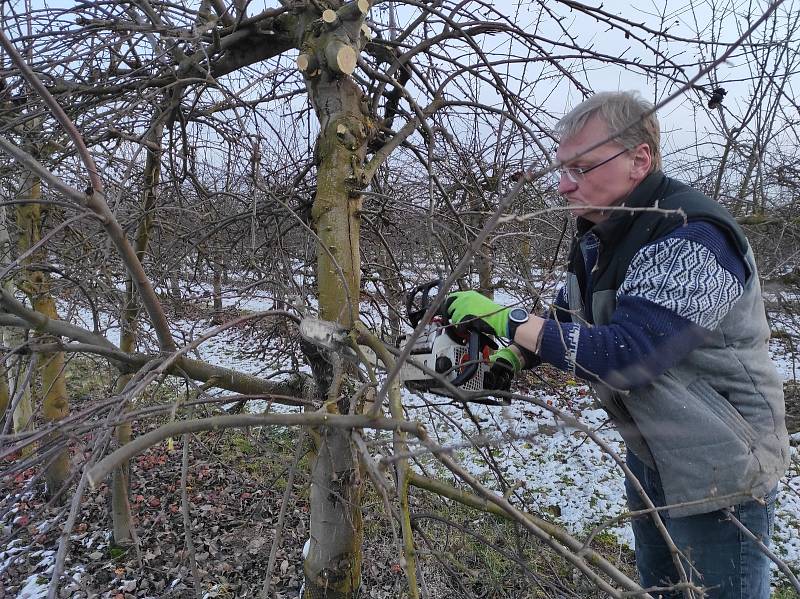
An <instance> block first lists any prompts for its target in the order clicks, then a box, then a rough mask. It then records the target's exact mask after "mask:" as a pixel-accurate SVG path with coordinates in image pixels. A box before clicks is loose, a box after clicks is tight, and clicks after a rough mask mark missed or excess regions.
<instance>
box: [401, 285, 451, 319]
mask: <svg viewBox="0 0 800 599" xmlns="http://www.w3.org/2000/svg"><path fill="white" fill-rule="evenodd" d="M441 284H442V280H441V279H433V280H432V281H428V282H427V283H423V284H422V285H417V286H416V287H414V288H413V289H412V290H411V291H409V292H408V294H407V295H406V315H407V316H408V320H409V321H410V322H411V326H413V327H414V328H416V327H417V325H418V324H419V321H420V320H422V317H423V316H424V315H425V312H427V311H428V308H429V307H430V305H431V302H432V298H431V296H430V293H431V289H435V288H437V287H440V286H441ZM419 296H421V297H420V299H419V301H417V298H418V297H419ZM433 297H436V296H435V295H434V296H433ZM415 304H416V306H415ZM442 310H443V307H442V308H440V309H439V312H440V313H441V312H442ZM443 315H444V316H447V313H446V312H445V313H444V314H443Z"/></svg>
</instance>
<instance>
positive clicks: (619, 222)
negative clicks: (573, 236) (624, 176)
mask: <svg viewBox="0 0 800 599" xmlns="http://www.w3.org/2000/svg"><path fill="white" fill-rule="evenodd" d="M666 180H667V178H666V177H665V176H664V173H662V172H661V171H654V172H652V173H650V174H649V175H647V177H645V178H644V179H643V180H642V182H641V183H639V185H637V186H636V187H635V188H634V189H633V191H631V193H630V194H629V195H628V197H627V198H625V200H623V202H622V203H621V204H620V205H621V206H630V207H631V208H647V207H649V206H652V205H654V204H655V203H656V201H657V200H658V199H660V198H661V196H662V195H663V185H664V183H665V182H666ZM639 214H640V213H639V212H626V211H624V210H614V211H613V212H612V213H611V216H609V217H608V219H606V220H604V221H603V222H601V223H597V224H595V223H593V222H591V221H588V220H586V219H585V218H583V217H578V219H577V223H576V224H577V229H578V235H579V236H580V237H583V236H584V235H585V234H586V233H588V232H589V231H591V232H592V233H594V234H595V235H596V236H597V238H598V239H599V240H600V242H601V243H602V244H603V245H607V244H608V242H609V241H611V240H619V239H621V238H622V237H623V236H624V235H625V233H626V232H627V231H628V229H630V227H631V225H632V224H633V221H634V220H635V219H636V217H637V216H639Z"/></svg>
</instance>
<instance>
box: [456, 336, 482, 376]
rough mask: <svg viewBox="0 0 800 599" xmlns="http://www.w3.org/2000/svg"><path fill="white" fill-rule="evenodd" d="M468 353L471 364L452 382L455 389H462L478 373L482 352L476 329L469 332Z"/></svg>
mask: <svg viewBox="0 0 800 599" xmlns="http://www.w3.org/2000/svg"><path fill="white" fill-rule="evenodd" d="M467 352H468V354H469V362H468V363H467V365H466V366H465V367H464V370H462V371H461V372H459V373H458V375H457V376H456V378H454V379H453V380H452V381H450V384H451V385H453V386H454V387H460V386H461V385H463V384H464V383H466V382H467V381H468V380H470V379H471V378H472V377H473V376H475V373H476V372H478V366H480V362H478V353H479V352H480V333H479V332H478V331H476V330H474V329H470V330H469V339H468V340H467Z"/></svg>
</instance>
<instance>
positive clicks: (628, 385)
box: [540, 172, 789, 517]
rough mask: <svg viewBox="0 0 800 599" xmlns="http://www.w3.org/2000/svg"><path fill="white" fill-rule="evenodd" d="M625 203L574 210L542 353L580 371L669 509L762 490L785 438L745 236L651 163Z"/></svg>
mask: <svg viewBox="0 0 800 599" xmlns="http://www.w3.org/2000/svg"><path fill="white" fill-rule="evenodd" d="M624 206H626V207H630V208H632V210H631V211H616V212H614V213H613V214H612V216H611V217H610V218H609V219H608V220H606V221H604V222H602V223H599V224H597V225H595V224H592V223H589V222H587V221H584V220H583V219H579V220H578V231H579V235H578V236H577V237H576V239H575V241H574V242H573V247H572V250H571V253H570V262H569V268H568V276H567V284H566V285H565V288H564V290H563V291H561V292H560V293H559V298H558V300H557V302H556V305H555V306H554V309H553V313H552V316H553V318H552V319H551V320H550V321H548V322H547V323H546V324H545V327H544V333H543V337H542V344H541V349H540V356H541V357H542V359H544V360H545V361H547V362H550V363H551V364H554V365H556V366H558V367H560V368H563V369H565V370H569V371H572V372H574V373H575V374H576V375H577V376H579V377H583V378H585V379H587V380H589V381H590V383H591V384H592V386H593V388H594V389H595V391H596V393H597V396H598V398H599V400H600V402H601V403H602V405H603V406H604V407H605V408H606V410H607V411H608V412H609V413H610V414H611V416H612V417H613V419H614V421H615V422H616V424H617V429H618V431H619V432H620V434H621V435H622V437H623V439H624V440H625V442H626V444H627V446H628V449H629V450H630V451H633V452H634V453H635V454H636V455H637V456H638V457H639V458H640V459H641V460H642V461H644V462H645V463H646V464H648V465H650V466H651V467H654V468H656V469H657V470H658V472H659V475H660V477H661V481H662V485H663V487H664V495H665V501H666V502H667V504H668V505H671V506H673V507H672V508H670V510H669V513H670V515H671V516H672V517H681V516H687V515H691V514H697V513H703V512H709V511H713V510H716V509H720V508H722V507H725V506H728V505H735V504H736V503H739V502H741V501H744V500H747V499H749V498H752V497H758V496H763V495H764V494H765V493H767V492H768V491H770V490H771V489H772V488H774V486H775V484H776V483H777V481H778V479H779V478H780V476H781V475H782V474H783V472H784V471H785V469H786V466H787V465H788V460H789V451H788V449H789V447H788V445H789V444H788V435H787V432H786V426H785V422H784V418H785V416H784V413H785V409H784V403H783V392H782V384H781V380H780V377H779V376H778V374H777V372H776V371H775V368H774V365H773V364H772V362H771V360H770V357H769V354H768V351H767V340H768V339H769V327H768V325H767V322H766V317H765V311H764V305H763V302H762V300H761V289H760V286H759V281H758V273H757V269H756V264H755V260H754V259H753V255H752V251H751V249H750V246H749V244H748V242H747V239H746V238H745V236H744V234H743V232H742V231H741V229H740V228H739V226H738V225H737V224H736V221H735V220H734V219H733V218H732V217H731V216H730V214H729V213H728V212H727V211H726V210H725V209H724V208H723V207H721V206H720V205H719V204H717V203H716V202H713V201H712V200H710V199H709V198H707V197H705V196H703V195H702V194H701V193H699V192H697V191H696V190H693V189H691V188H689V187H687V186H685V185H683V184H681V183H679V182H677V181H674V180H672V179H669V178H667V177H665V176H664V175H663V174H661V173H660V172H656V173H653V174H651V175H650V176H648V177H647V178H646V179H645V180H644V181H643V182H642V183H641V184H640V185H639V186H638V187H637V188H636V189H635V190H634V191H633V192H632V193H631V194H630V196H629V197H628V198H626V200H625V203H624ZM653 208H657V210H652V209H653Z"/></svg>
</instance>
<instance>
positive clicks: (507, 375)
mask: <svg viewBox="0 0 800 599" xmlns="http://www.w3.org/2000/svg"><path fill="white" fill-rule="evenodd" d="M489 360H490V361H491V363H492V366H491V368H489V372H487V373H486V374H485V375H483V387H484V389H491V390H495V391H508V390H509V389H510V388H511V381H512V379H513V378H514V376H515V375H516V374H517V373H518V372H519V371H520V370H522V363H521V362H520V358H519V356H518V355H517V353H516V352H515V351H514V350H513V349H511V347H504V348H502V349H499V350H497V351H496V352H494V353H493V354H492V355H491V356H489Z"/></svg>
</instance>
